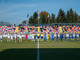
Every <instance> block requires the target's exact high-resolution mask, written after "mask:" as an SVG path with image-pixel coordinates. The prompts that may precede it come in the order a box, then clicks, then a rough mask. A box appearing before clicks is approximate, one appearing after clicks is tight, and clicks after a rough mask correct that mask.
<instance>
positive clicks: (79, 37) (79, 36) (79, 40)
mask: <svg viewBox="0 0 80 60" xmlns="http://www.w3.org/2000/svg"><path fill="white" fill-rule="evenodd" d="M79 41H80V33H79Z"/></svg>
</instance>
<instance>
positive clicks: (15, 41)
mask: <svg viewBox="0 0 80 60" xmlns="http://www.w3.org/2000/svg"><path fill="white" fill-rule="evenodd" d="M14 38H15V42H16V40H17V33H15V36H14Z"/></svg>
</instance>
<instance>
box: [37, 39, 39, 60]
mask: <svg viewBox="0 0 80 60" xmlns="http://www.w3.org/2000/svg"><path fill="white" fill-rule="evenodd" d="M37 60H39V39H38V44H37Z"/></svg>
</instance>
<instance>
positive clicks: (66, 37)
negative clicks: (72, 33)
mask: <svg viewBox="0 0 80 60" xmlns="http://www.w3.org/2000/svg"><path fill="white" fill-rule="evenodd" d="M64 36H65V41H66V39H67V37H66V33H64Z"/></svg>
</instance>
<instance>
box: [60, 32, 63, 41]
mask: <svg viewBox="0 0 80 60" xmlns="http://www.w3.org/2000/svg"><path fill="white" fill-rule="evenodd" d="M60 39H61V41H62V39H63V34H62V33H61V34H60Z"/></svg>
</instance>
